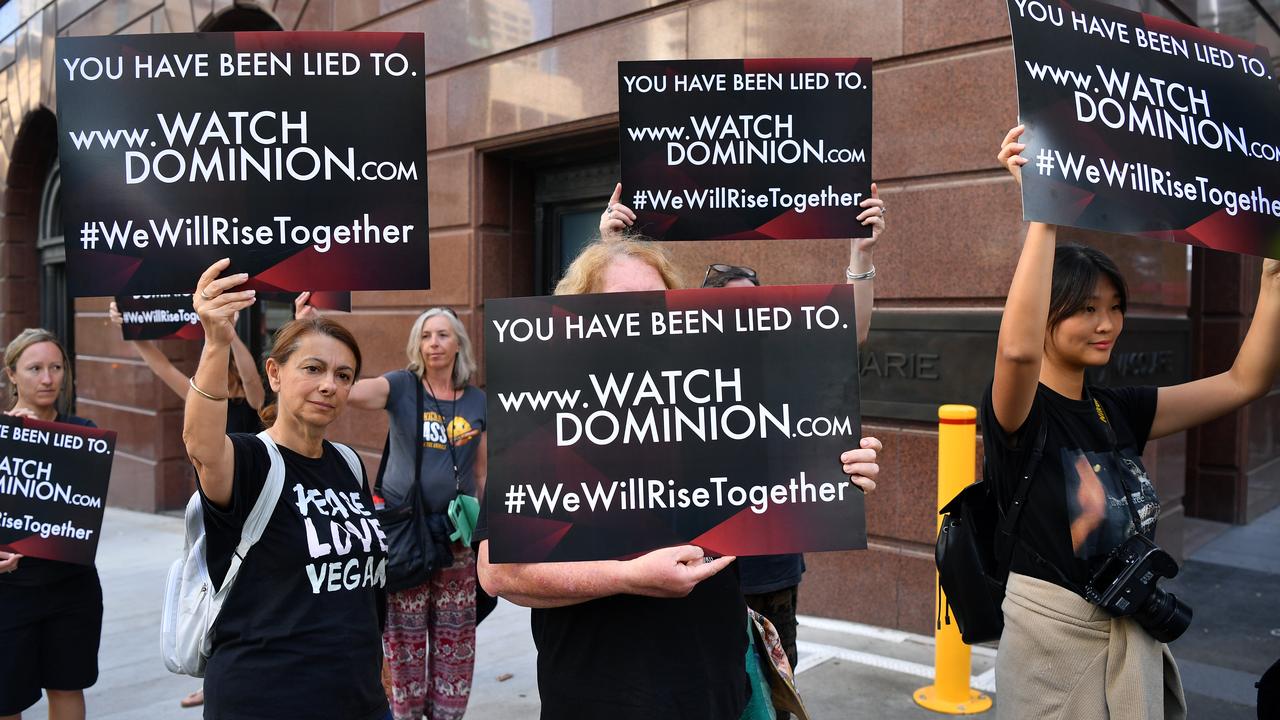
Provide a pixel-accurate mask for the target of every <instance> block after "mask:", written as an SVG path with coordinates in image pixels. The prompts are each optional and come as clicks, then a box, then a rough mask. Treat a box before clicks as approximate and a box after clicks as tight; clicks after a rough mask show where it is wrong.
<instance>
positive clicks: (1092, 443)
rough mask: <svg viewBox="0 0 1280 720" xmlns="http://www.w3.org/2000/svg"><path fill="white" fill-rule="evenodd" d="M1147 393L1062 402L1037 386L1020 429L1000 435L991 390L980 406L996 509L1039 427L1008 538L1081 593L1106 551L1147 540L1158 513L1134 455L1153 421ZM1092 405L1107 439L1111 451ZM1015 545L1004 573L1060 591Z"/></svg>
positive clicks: (1097, 392) (1132, 390)
mask: <svg viewBox="0 0 1280 720" xmlns="http://www.w3.org/2000/svg"><path fill="white" fill-rule="evenodd" d="M1157 392H1158V391H1157V389H1156V388H1155V387H1150V386H1143V387H1125V388H1088V392H1087V393H1086V395H1085V399H1084V400H1072V399H1070V398H1067V397H1064V396H1062V395H1059V394H1058V393H1056V392H1054V391H1053V390H1050V389H1049V388H1048V387H1046V386H1045V385H1043V384H1041V385H1040V386H1039V388H1038V389H1037V391H1036V398H1035V401H1034V403H1033V404H1032V406H1031V412H1030V414H1028V415H1027V419H1026V421H1025V422H1023V424H1022V427H1020V428H1018V430H1017V431H1016V432H1014V433H1005V432H1004V431H1003V429H1001V427H1000V424H999V423H998V422H997V421H996V416H995V409H994V408H993V406H992V402H991V390H990V388H988V389H987V394H986V396H985V397H984V398H983V401H982V426H983V449H984V451H985V452H986V455H987V461H988V472H989V473H990V475H991V477H992V479H993V480H994V481H995V483H996V489H997V491H998V493H999V497H1000V502H1001V503H1002V504H1003V505H1004V506H1006V507H1007V506H1008V503H1009V501H1010V499H1011V498H1012V496H1013V493H1014V492H1015V491H1016V489H1017V485H1018V481H1019V480H1020V479H1021V477H1022V473H1023V472H1024V469H1025V468H1026V464H1027V462H1028V460H1029V457H1030V455H1031V450H1032V447H1033V446H1034V444H1035V441H1036V435H1037V433H1038V432H1039V428H1040V424H1041V423H1045V424H1046V434H1045V445H1044V455H1043V456H1042V457H1041V459H1040V463H1039V465H1038V466H1037V467H1036V470H1035V473H1034V475H1033V476H1032V478H1031V488H1030V490H1029V491H1028V494H1027V504H1026V506H1025V508H1024V509H1023V512H1022V517H1021V520H1020V522H1019V527H1018V536H1019V537H1020V538H1021V540H1022V541H1023V542H1025V543H1026V545H1028V546H1030V549H1031V550H1032V551H1034V553H1036V554H1038V555H1039V556H1040V558H1041V559H1043V561H1044V562H1047V563H1049V564H1050V565H1052V566H1053V568H1057V569H1058V570H1060V571H1061V572H1062V573H1063V574H1064V575H1065V576H1066V578H1067V580H1068V581H1070V582H1071V583H1074V584H1076V585H1078V586H1083V585H1084V584H1085V583H1086V582H1088V580H1089V578H1090V577H1092V574H1093V570H1094V569H1096V567H1097V565H1098V563H1099V562H1100V561H1101V560H1102V559H1103V558H1105V557H1106V555H1107V553H1109V552H1110V551H1111V550H1112V549H1114V548H1115V547H1116V546H1117V545H1119V544H1120V543H1121V542H1123V541H1124V540H1125V539H1127V538H1129V537H1131V536H1132V535H1133V534H1134V533H1135V529H1134V523H1133V513H1132V511H1131V510H1130V504H1129V502H1127V501H1126V500H1125V492H1126V488H1127V492H1128V493H1129V494H1130V500H1132V503H1133V505H1132V507H1133V508H1134V509H1136V510H1137V512H1138V515H1139V517H1140V519H1141V524H1142V528H1141V529H1142V531H1143V532H1145V533H1147V534H1148V535H1149V536H1150V535H1151V534H1154V532H1155V525H1156V520H1157V518H1158V517H1159V515H1160V502H1159V500H1158V499H1157V498H1156V491H1155V487H1154V486H1153V485H1152V484H1151V480H1150V479H1149V478H1148V477H1147V472H1146V469H1145V468H1144V467H1143V465H1142V451H1143V448H1144V447H1146V444H1147V436H1148V435H1149V434H1150V433H1151V423H1152V421H1153V420H1154V419H1155V413H1156V396H1157ZM1090 393H1091V394H1092V397H1093V398H1096V399H1097V401H1098V402H1099V403H1100V404H1101V405H1102V409H1103V411H1104V413H1105V414H1106V416H1107V418H1106V420H1107V421H1108V422H1109V423H1110V425H1111V427H1112V428H1113V430H1114V433H1115V436H1114V437H1115V446H1114V447H1113V446H1112V443H1111V440H1110V439H1109V438H1108V433H1107V431H1106V427H1107V426H1106V424H1105V423H1104V421H1103V419H1102V418H1101V417H1100V416H1099V414H1098V412H1097V410H1096V409H1095V408H1094V404H1093V402H1092V400H1091V399H1090ZM1053 568H1048V567H1044V566H1043V564H1042V563H1041V562H1039V561H1038V560H1037V559H1036V558H1035V556H1034V555H1033V554H1031V553H1028V552H1027V551H1026V548H1025V547H1023V545H1022V544H1021V543H1020V544H1018V545H1016V546H1015V550H1014V555H1013V561H1012V564H1011V566H1010V569H1011V570H1012V571H1013V572H1017V573H1021V574H1023V575H1029V576H1031V577H1036V578H1040V579H1041V580H1046V581H1048V582H1051V583H1054V584H1057V585H1062V586H1063V587H1068V588H1069V589H1070V587H1069V586H1068V585H1067V584H1066V583H1064V582H1063V580H1062V578H1061V577H1060V576H1059V575H1058V574H1057V573H1056V572H1054V570H1053Z"/></svg>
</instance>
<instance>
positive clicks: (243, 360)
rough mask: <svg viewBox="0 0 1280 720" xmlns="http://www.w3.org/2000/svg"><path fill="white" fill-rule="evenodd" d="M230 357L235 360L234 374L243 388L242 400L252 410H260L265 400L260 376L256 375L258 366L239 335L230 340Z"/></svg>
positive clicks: (264, 391) (265, 395) (264, 390)
mask: <svg viewBox="0 0 1280 720" xmlns="http://www.w3.org/2000/svg"><path fill="white" fill-rule="evenodd" d="M231 356H232V357H233V358H235V360H236V373H237V374H238V375H239V376H240V385H241V386H242V387H244V400H245V402H247V403H249V407H251V408H253V409H254V410H261V409H262V403H263V402H265V401H266V399H267V393H266V389H265V388H263V387H262V375H261V374H259V373H258V364H257V363H255V362H254V361H253V353H251V352H249V347H248V346H247V345H245V344H244V341H243V340H241V339H240V336H239V335H233V336H232V338H231Z"/></svg>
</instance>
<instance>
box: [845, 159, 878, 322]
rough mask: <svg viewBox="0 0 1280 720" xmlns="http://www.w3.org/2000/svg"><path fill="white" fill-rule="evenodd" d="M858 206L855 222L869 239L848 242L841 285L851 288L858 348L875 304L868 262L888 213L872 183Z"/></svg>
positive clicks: (873, 270) (872, 280)
mask: <svg viewBox="0 0 1280 720" xmlns="http://www.w3.org/2000/svg"><path fill="white" fill-rule="evenodd" d="M860 205H861V207H862V208H863V211H862V212H861V213H859V214H858V221H859V222H861V223H862V224H863V225H870V226H871V237H869V238H851V239H850V240H849V268H848V270H847V271H846V272H845V281H846V282H849V283H851V284H852V285H853V307H854V314H855V318H854V323H855V325H856V326H857V331H858V344H859V345H861V344H863V343H865V342H866V341H867V334H868V333H870V332H871V310H872V306H873V305H875V301H876V286H875V267H876V266H875V264H874V263H872V262H871V250H872V248H874V247H875V246H876V243H878V242H880V236H881V235H882V234H883V233H884V229H885V220H884V215H885V213H886V212H888V208H886V207H885V204H884V201H883V200H881V199H880V191H879V188H877V187H876V184H875V183H871V197H869V198H867V199H866V200H863V201H862V202H861V203H860Z"/></svg>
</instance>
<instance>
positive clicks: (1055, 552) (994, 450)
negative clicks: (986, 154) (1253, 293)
mask: <svg viewBox="0 0 1280 720" xmlns="http://www.w3.org/2000/svg"><path fill="white" fill-rule="evenodd" d="M1023 130H1024V128H1023V127H1022V126H1019V127H1016V128H1014V129H1013V130H1010V131H1009V133H1008V135H1007V136H1006V137H1005V139H1004V143H1003V146H1002V147H1001V150H1000V153H999V155H998V159H999V161H1000V163H1001V164H1002V165H1004V166H1005V167H1006V168H1008V170H1009V171H1010V172H1011V173H1012V174H1013V176H1014V178H1015V179H1017V181H1018V182H1019V184H1021V182H1022V177H1021V167H1022V165H1024V164H1025V163H1026V162H1027V159H1026V158H1024V157H1022V156H1021V155H1020V154H1019V153H1021V152H1022V150H1024V149H1025V148H1026V146H1025V145H1024V144H1022V143H1021V142H1019V141H1018V140H1019V138H1020V136H1021V135H1022V132H1023ZM1055 239H1056V228H1055V227H1054V226H1052V225H1045V224H1043V223H1035V222H1033V223H1031V225H1030V228H1029V229H1028V231H1027V238H1026V242H1025V243H1024V245H1023V248H1022V255H1021V257H1020V258H1019V260H1018V266H1017V269H1016V270H1015V271H1014V276H1013V282H1012V284H1011V285H1010V287H1009V296H1008V301H1007V302H1006V304H1005V310H1004V317H1003V318H1002V320H1001V323H1000V335H999V340H998V350H997V352H996V363H995V378H994V380H993V382H992V385H991V388H990V390H989V392H988V393H987V395H986V397H985V399H984V401H983V408H982V419H983V428H984V433H983V444H984V448H985V450H986V457H987V461H988V464H989V471H990V474H991V475H992V477H993V479H994V481H995V483H996V490H997V493H998V496H999V498H1000V499H1001V502H1002V503H1003V504H1004V505H1005V507H1010V506H1011V503H1012V502H1013V496H1014V494H1015V492H1016V491H1017V488H1018V487H1019V485H1020V480H1021V479H1022V477H1023V476H1024V475H1026V474H1028V473H1029V474H1030V478H1029V481H1028V484H1027V485H1026V487H1027V488H1028V489H1027V490H1026V492H1027V495H1026V498H1025V503H1023V504H1022V508H1023V509H1022V511H1021V519H1020V522H1019V526H1018V528H1017V532H1016V540H1015V541H1014V547H1013V559H1012V564H1011V572H1010V575H1009V582H1008V587H1007V593H1006V597H1005V602H1004V606H1003V607H1004V616H1005V628H1004V635H1003V636H1002V637H1001V639H1000V654H999V656H998V658H997V661H996V682H997V687H998V690H997V691H998V693H999V695H1000V702H999V704H998V706H997V713H998V714H999V716H1000V717H1001V718H1015V717H1017V718H1024V717H1090V718H1093V717H1099V718H1101V717H1116V718H1121V717H1122V718H1162V717H1165V718H1169V717H1183V716H1185V713H1186V710H1185V702H1184V700H1183V693H1182V685H1181V681H1180V679H1179V677H1178V672H1177V667H1176V666H1175V665H1174V662H1173V657H1172V656H1171V655H1170V654H1169V650H1168V647H1167V646H1166V645H1165V644H1164V643H1162V642H1160V641H1159V640H1157V639H1156V637H1155V636H1153V633H1154V635H1159V636H1162V637H1164V636H1167V634H1166V630H1167V628H1163V627H1156V626H1155V625H1154V624H1153V623H1152V622H1151V621H1150V618H1148V617H1146V616H1145V615H1143V614H1142V613H1137V614H1133V615H1128V614H1125V615H1123V616H1113V615H1112V614H1111V613H1108V612H1106V611H1105V610H1103V609H1102V608H1101V607H1100V606H1099V605H1097V604H1094V603H1093V602H1091V601H1089V600H1086V597H1092V598H1094V600H1095V601H1096V600H1097V599H1098V597H1099V596H1098V592H1099V591H1102V590H1105V589H1106V588H1103V587H1098V584H1099V583H1105V579H1099V581H1098V583H1095V582H1094V576H1095V574H1096V573H1097V572H1098V570H1099V568H1100V566H1101V565H1102V564H1103V562H1104V561H1105V560H1106V559H1107V557H1108V554H1109V553H1111V552H1112V551H1113V550H1114V549H1115V548H1117V547H1118V546H1120V545H1121V544H1122V543H1126V542H1128V541H1131V540H1132V539H1134V538H1135V536H1138V535H1142V536H1143V537H1144V538H1146V539H1147V540H1150V539H1152V538H1154V535H1155V527H1156V520H1157V518H1158V516H1159V513H1160V502H1159V499H1158V498H1157V497H1156V492H1155V488H1154V487H1153V485H1152V483H1151V481H1150V479H1149V478H1148V476H1147V473H1146V470H1145V468H1144V467H1143V464H1142V451H1143V448H1144V447H1145V445H1146V443H1147V441H1148V440H1151V439H1155V438H1161V437H1165V436H1167V435H1172V434H1174V433H1178V432H1181V431H1183V430H1186V429H1188V428H1192V427H1195V426H1196V425H1199V424H1201V423H1204V422H1207V421H1209V420H1212V419H1214V418H1216V417H1219V416H1221V415H1223V414H1225V413H1228V412H1230V411H1232V410H1235V409H1237V408H1239V407H1241V406H1243V405H1245V404H1246V403H1248V402H1250V401H1252V400H1255V399H1257V398H1259V397H1262V396H1263V395H1264V394H1266V393H1267V391H1268V390H1270V388H1271V386H1272V384H1273V383H1274V381H1275V378H1276V372H1277V369H1280V261H1277V260H1266V261H1264V263H1263V269H1262V290H1261V292H1260V293H1259V296H1258V306H1257V309H1256V311H1255V313H1254V317H1253V322H1252V324H1251V325H1250V328H1249V333H1248V336H1247V337H1246V338H1245V340H1244V343H1243V344H1242V345H1241V347H1240V352H1239V354H1238V355H1237V356H1236V361H1235V363H1234V364H1233V365H1232V366H1231V368H1230V369H1229V370H1227V371H1226V372H1223V373H1220V374H1218V375H1214V376H1212V377H1207V378H1203V379H1200V380H1195V381H1192V382H1188V383H1183V384H1181V385H1175V386H1170V387H1162V388H1156V387H1121V388H1104V387H1093V386H1091V385H1089V384H1088V383H1087V382H1086V380H1085V371H1086V370H1087V369H1088V368H1091V367H1101V366H1103V365H1106V364H1107V361H1108V360H1109V359H1110V357H1111V352H1112V349H1113V348H1114V347H1115V343H1116V341H1117V339H1118V338H1119V336H1120V331H1121V329H1122V328H1123V326H1124V320H1125V312H1126V311H1127V309H1128V291H1127V288H1126V286H1125V281H1124V277H1123V276H1122V275H1121V274H1120V271H1119V270H1118V269H1117V268H1116V266H1115V264H1114V263H1113V262H1111V260H1110V259H1109V258H1107V256H1106V255H1104V254H1102V253H1100V252H1098V251H1097V250H1093V249H1091V248H1086V247H1081V246H1077V245H1066V246H1061V247H1055Z"/></svg>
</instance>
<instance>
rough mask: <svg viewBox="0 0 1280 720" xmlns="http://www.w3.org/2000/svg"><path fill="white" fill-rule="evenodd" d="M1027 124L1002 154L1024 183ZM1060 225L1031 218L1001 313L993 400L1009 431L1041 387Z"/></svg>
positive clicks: (1010, 136) (1012, 134) (1014, 134)
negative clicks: (1021, 140) (1020, 139)
mask: <svg viewBox="0 0 1280 720" xmlns="http://www.w3.org/2000/svg"><path fill="white" fill-rule="evenodd" d="M1024 129H1025V128H1024V127H1023V126H1021V125H1019V126H1018V127H1015V128H1013V129H1012V130H1010V131H1009V134H1008V135H1006V136H1005V138H1004V143H1003V145H1002V146H1001V148H1000V154H999V155H998V156H997V158H998V159H999V160H1000V164H1002V165H1004V166H1005V167H1006V168H1008V170H1009V172H1010V173H1012V174H1013V177H1014V179H1016V180H1017V181H1018V185H1019V187H1021V185H1022V166H1023V165H1025V164H1026V162H1027V159H1026V158H1024V157H1022V156H1021V155H1019V153H1021V152H1022V151H1023V149H1025V148H1026V145H1024V144H1022V143H1020V142H1018V138H1019V137H1021V136H1022V132H1023V130H1024ZM1057 233H1058V228H1057V227H1056V226H1053V225H1046V224H1044V223H1031V226H1030V227H1029V228H1028V229H1027V239H1026V241H1025V242H1024V243H1023V245H1022V255H1021V256H1020V257H1019V258H1018V267H1017V269H1016V270H1014V272H1013V282H1012V283H1011V284H1010V285H1009V296H1008V298H1007V299H1006V301H1005V305H1004V315H1002V316H1001V318H1000V335H999V339H998V340H997V342H996V369H995V381H994V384H993V385H992V389H991V402H992V405H993V406H994V409H995V413H996V421H997V422H999V423H1000V427H1001V428H1003V429H1004V431H1005V432H1014V431H1015V430H1017V429H1018V428H1020V427H1022V423H1023V422H1024V421H1025V420H1026V419H1027V415H1028V414H1029V413H1030V412H1031V405H1032V403H1033V402H1034V401H1035V397H1036V387H1037V385H1038V384H1039V382H1040V363H1041V361H1042V360H1043V359H1044V339H1045V326H1046V325H1048V323H1049V291H1050V287H1051V285H1052V283H1053V251H1054V245H1055V244H1056V240H1057Z"/></svg>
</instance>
